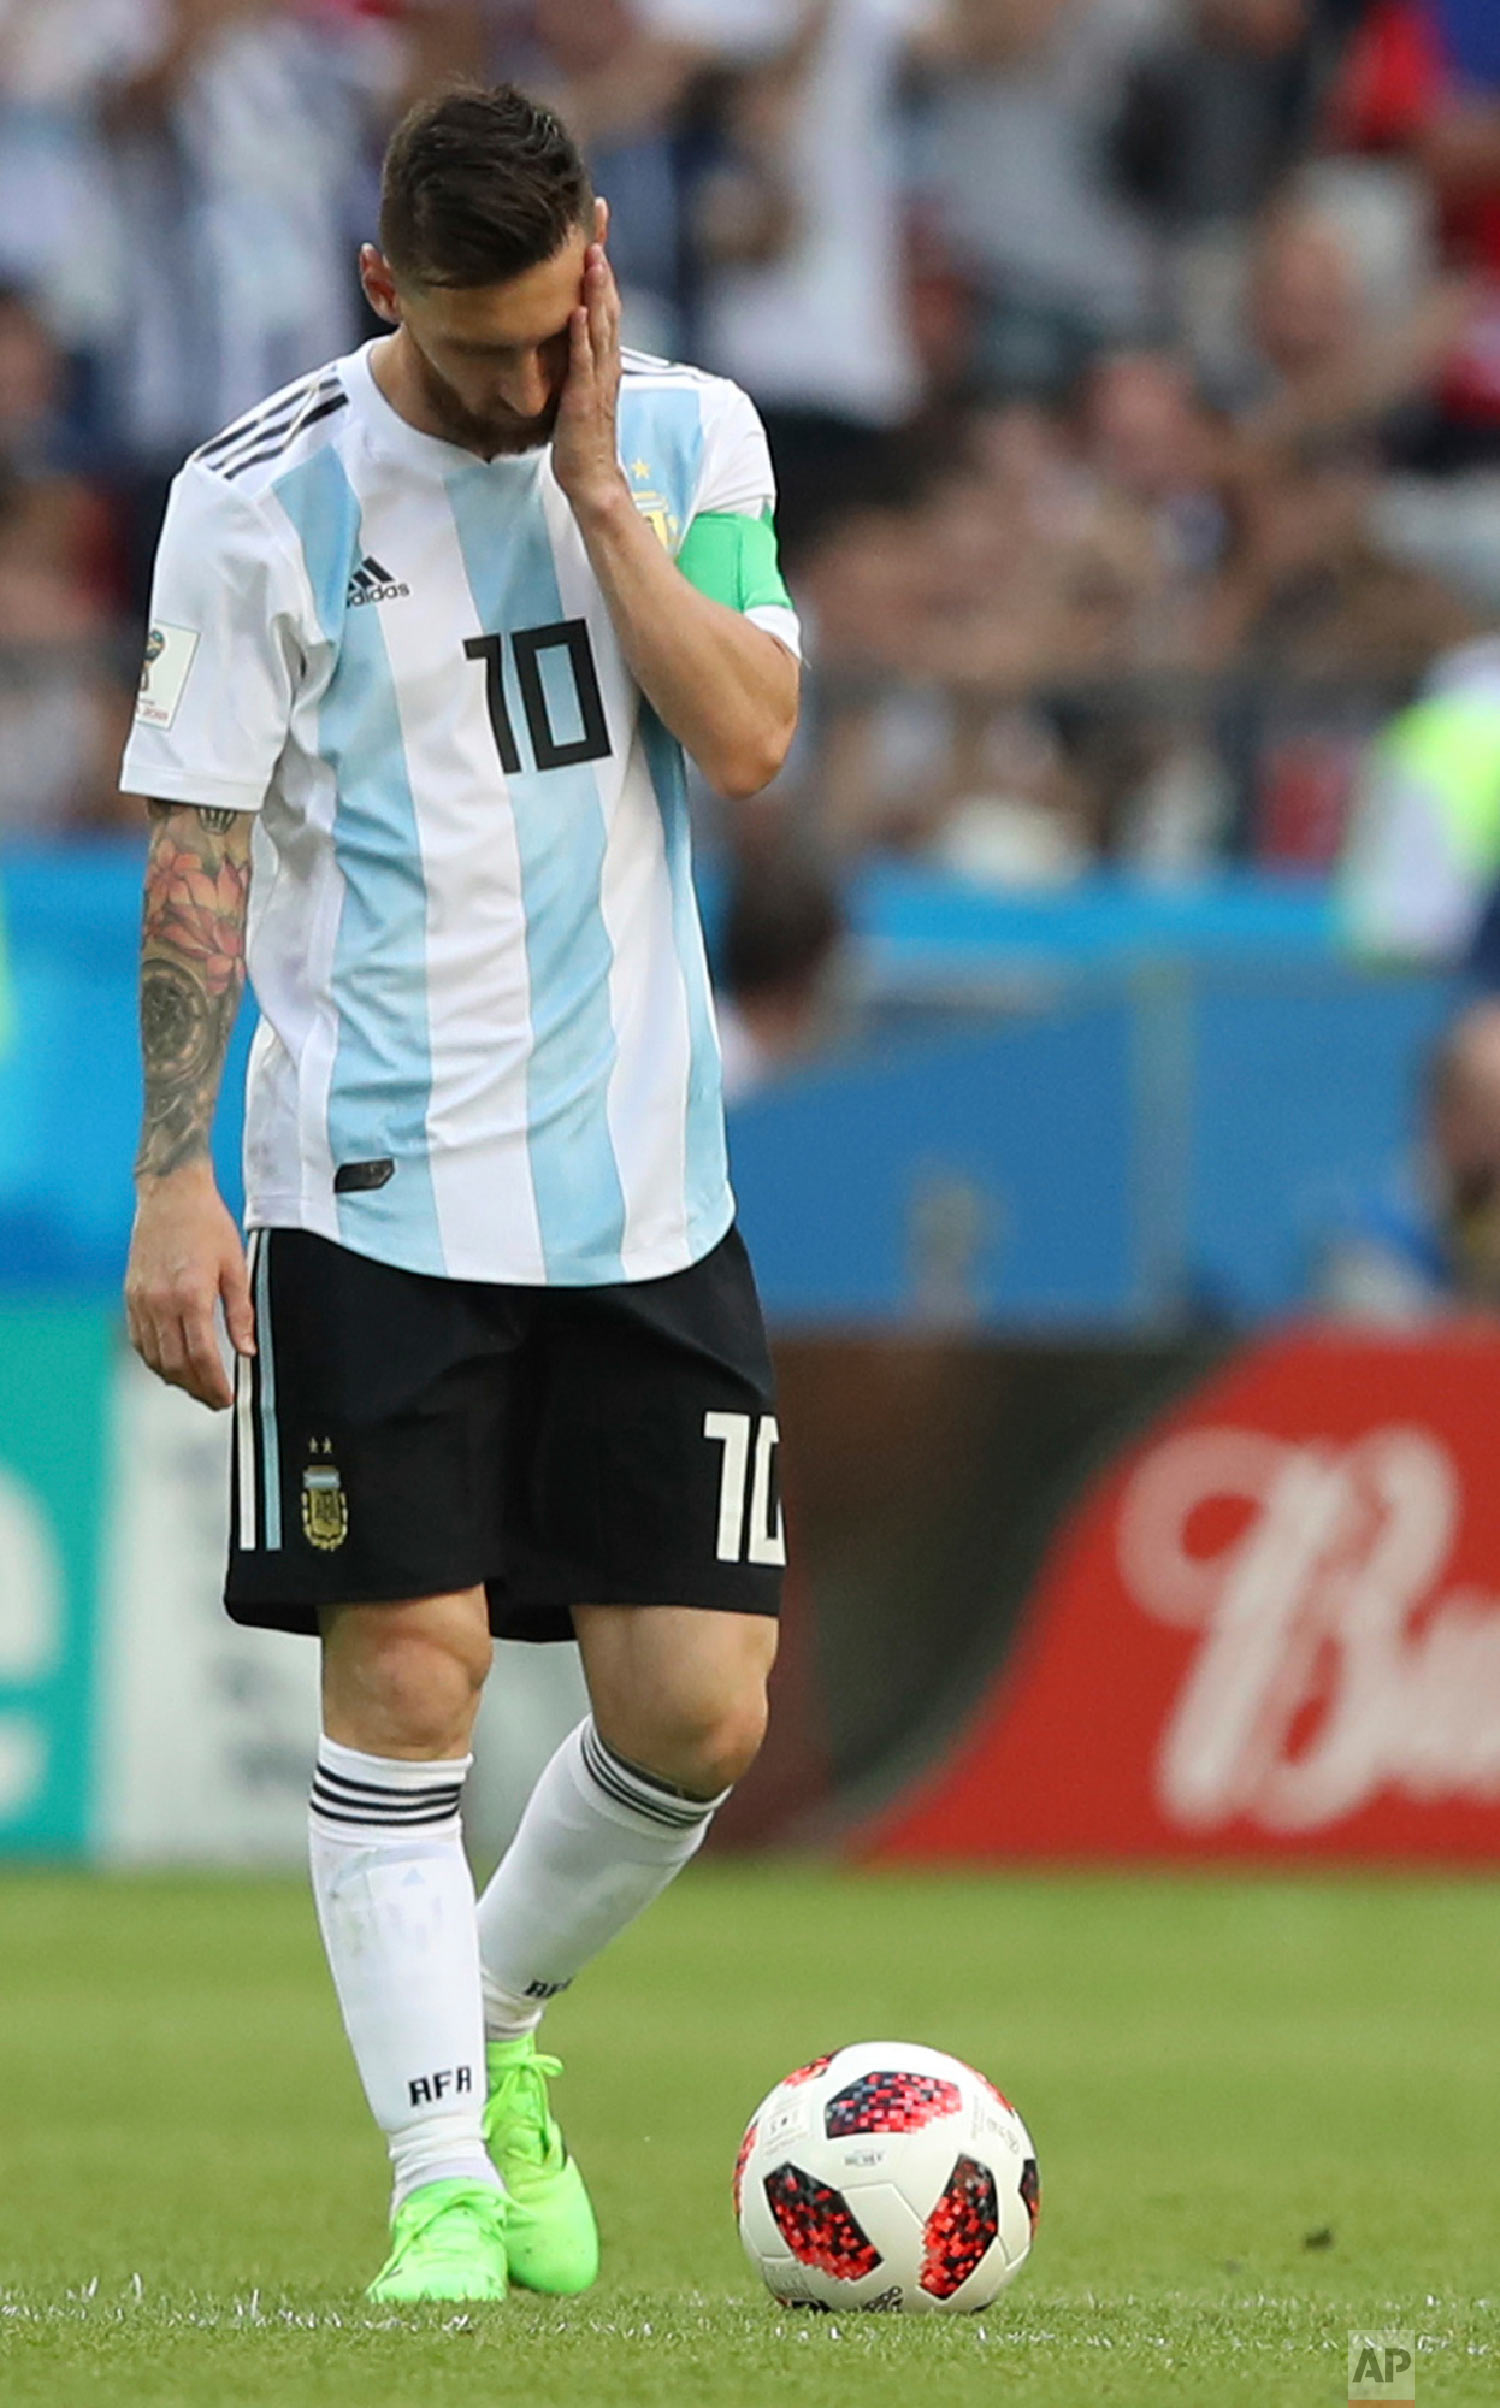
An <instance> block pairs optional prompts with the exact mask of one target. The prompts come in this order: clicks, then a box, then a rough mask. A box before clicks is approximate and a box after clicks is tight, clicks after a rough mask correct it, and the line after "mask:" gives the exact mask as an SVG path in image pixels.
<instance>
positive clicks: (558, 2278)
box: [124, 86, 799, 2300]
mask: <svg viewBox="0 0 1500 2408" xmlns="http://www.w3.org/2000/svg"><path fill="white" fill-rule="evenodd" d="M606 230H607V218H606V211H605V206H604V204H603V202H602V201H596V200H595V199H594V197H593V195H592V193H591V191H590V189H589V183H588V178H587V174H586V171H585V169H584V167H583V165H582V162H581V160H580V158H579V155H578V152H577V150H576V148H575V146H574V144H573V143H572V141H571V140H570V138H569V136H568V134H567V133H566V131H565V130H564V128H563V127H562V126H561V125H560V124H559V123H558V121H557V119H556V118H555V117H554V116H552V115H551V114H550V113H549V112H548V111H547V110H546V109H544V108H540V107H537V106H535V105H534V104H533V103H532V102H530V101H529V100H528V99H526V98H525V97H524V96H523V95H522V94H520V93H518V92H516V91H515V90H513V89H511V88H509V87H506V86H501V87H499V88H497V89H494V90H489V91H485V90H477V89H473V90H470V89H465V90H458V91H450V92H447V93H444V94H442V95H440V96H438V97H437V98H435V99H430V100H428V101H425V102H423V103H421V104H419V106H418V107H417V108H416V109H415V110H413V111H412V113H411V114H410V115H409V116H408V117H407V118H406V119H405V120H404V121H403V123H402V124H401V126H400V127H399V128H398V129H397V131H396V133H395V135H394V137H393V139H392V142H391V145H390V149H389V152H388V154H387V158H386V163H385V170H384V180H383V188H382V197H381V214H380V228H379V231H380V243H379V247H378V248H376V247H375V246H373V245H369V246H366V248H365V249H364V251H363V252H362V254H361V262H360V265H361V273H362V276H363V280H364V289H365V292H366V294H367V295H368V297H369V300H370V302H371V305H372V307H373V308H374V309H375V310H376V312H377V313H378V314H379V316H380V317H381V318H382V319H384V320H386V321H387V322H388V323H389V325H390V326H391V327H392V328H393V329H394V331H393V332H391V333H389V334H387V335H384V336H383V337H380V338H378V339H376V340H375V341H373V342H372V343H370V344H369V345H367V346H366V347H365V348H364V349H363V350H361V351H359V352H356V353H355V354H354V355H352V356H351V357H349V358H346V359H340V360H336V361H334V362H333V363H332V364H331V365H330V366H328V367H326V368H323V369H320V370H319V371H318V372H317V373H316V374H314V375H312V376H307V377H304V378H302V379H301V381H300V382H299V383H296V384H294V385H290V386H288V387H287V388H286V389H285V391H283V392H280V393H278V394H276V395H275V396H274V397H273V398H272V399H270V400H268V401H266V402H265V403H264V404H262V406H261V407H260V408H259V409H258V410H255V411H252V412H251V413H250V415H249V416H248V417H246V418H244V419H241V420H240V421H239V422H238V423H237V424H236V425H234V426H231V427H229V428H227V429H226V430H225V431H224V433H222V434H221V435H218V436H216V437H215V438H214V439H213V440H212V441H211V442H208V443H206V444H204V445H203V447H202V449H201V450H200V451H198V452H196V453H195V454H194V455H193V456H192V458H191V459H189V460H188V462H187V463H186V465H185V466H184V468H183V469H182V471H181V473H180V475H179V476H178V478H177V481H176V483H175V485H174V487H173V492H172V498H171V503H170V506H169V508H168V512H167V517H166V523H165V526H164V529H163V533H162V538H161V547H160V552H159V555H158V560H157V567H156V581H155V588H154V595H153V606H152V610H153V615H152V625H151V631H150V635H149V638H148V642H147V651H146V665H145V669H144V672H143V677H142V685H141V693H140V700H139V708H138V713H137V721H136V726H135V729H134V732H133V734H132V738H131V742H130V746H129V749H128V752H127V755H126V775H125V781H124V782H125V785H126V788H127V790H128V791H130V792H132V793H137V794H142V795H145V796H146V797H148V798H150V803H151V817H152V832H151V845H150V854H149V860H148V866H147V872H146V899H145V922H144V936H143V964H142V1025H143V1041H144V1050H145V1064H146V1112H145V1130H144V1136H143V1140H142V1145H141V1151H140V1157H139V1162H138V1165H137V1185H138V1199H139V1200H138V1209H137V1216H136V1224H135V1233H134V1238H133V1242H132V1248H131V1258H130V1266H129V1272H128V1276H127V1288H126V1296H127V1305H128V1310H129V1316H130V1327H131V1334H132V1337H133V1339H134V1342H135V1344H136V1346H137V1348H138V1349H139V1351H140V1353H141V1354H142V1356H143V1357H144V1359H145V1360H146V1362H147V1363H149V1364H150V1365H151V1367H152V1368H153V1370H155V1371H157V1372H158V1373H160V1375H161V1376H162V1377H163V1378H164V1379H166V1380H169V1381H171V1382H173V1383H175V1384H176V1385H177V1386H179V1387H182V1388H185V1389H186V1390H187V1391H188V1392H189V1393H190V1394H191V1395H193V1396H195V1397H197V1398H199V1399H200V1400H201V1401H202V1402H203V1403H204V1404H207V1405H210V1406H217V1407H228V1406H230V1405H231V1404H232V1406H233V1445H232V1448H231V1450H230V1451H231V1458H232V1477H231V1499H230V1509H231V1554H230V1564H229V1574H228V1585H227V1592H226V1601H227V1605H228V1610H229V1612H230V1614H231V1615H232V1616H233V1617H234V1618H235V1619H236V1620H238V1621H242V1622H249V1623H258V1624H265V1625H271V1626H275V1627H277V1628H281V1629H287V1630H295V1631H305V1632H317V1633H318V1634H320V1637H321V1643H322V1701H323V1735H322V1737H321V1740H320V1743H319V1748H318V1759H317V1768H316V1772H315V1774H314V1777H313V1787H312V1806H311V1815H310V1831H311V1843H310V1844H311V1859H312V1878H313V1887H314V1891H315V1894H316V1898H317V1906H318V1914H319V1920H320V1924H321V1929H322V1933H323V1938H324V1942H325V1945H326V1948H327V1953H328V1959H329V1964H330V1967H331V1969H332V1973H333V1979H334V1983H335V1986H336V1989H337V1992H338V1997H339V2002H340V2005H341V2008H342V2011H343V2017H344V2022H345V2026H346V2029H347V2031H348V2035H349V2039H350V2042H351V2045H352V2047H353V2051H354V2055H355V2058H356V2060H357V2063H358V2066H359V2071H360V2074H361V2076H362V2078H363V2081H364V2085H365V2089H366V2092H367V2094H368V2097H369V2101H370V2105H371V2108H372V2110H373V2112H374V2114H375V2117H376V2119H377V2120H378V2122H379V2124H380V2125H381V2127H382V2129H383V2130H384V2132H385V2134H386V2136H387V2140H388V2143H389V2148H390V2154H391V2159H392V2164H393V2168H394V2200H393V2207H392V2232H391V2246H390V2254H389V2257H388V2259H387V2261H386V2263H385V2265H384V2267H383V2268H382V2270H381V2271H380V2273H379V2274H378V2275H377V2277H376V2279H375V2281H374V2283H373V2285H372V2286H371V2296H372V2297H374V2298H377V2299H383V2300H416V2299H495V2298H499V2297H501V2296H503V2294H504V2292H505V2288H506V2283H507V2278H508V2277H509V2278H510V2279H513V2280H515V2281H517V2282H520V2283H524V2284H526V2285H528V2286H530V2287H532V2288H534V2289H537V2290H541V2291H553V2292H568V2291H577V2290H581V2289H583V2288H584V2287H585V2286H586V2285H587V2284H588V2283H589V2282H591V2281H592V2280H593V2277H594V2273H595V2267H596V2262H597V2242H596V2237H595V2228H594V2219H593V2214H592V2210H591V2208H590V2205H589V2200H588V2196H587V2193H586V2191H585V2189H584V2186H583V2182H582V2179H581V2176H580V2174H579V2172H578V2169H577V2166H576V2165H575V2163H574V2162H573V2160H572V2159H571V2158H570V2156H569V2155H568V2153H567V2151H566V2149H565V2147H564V2146H563V2143H562V2139H561V2135H560V2133H559V2131H558V2127H557V2124H556V2121H555V2119H554V2117H553V2115H552V2112H551V2108H550V2105H549V2099H548V2089H547V2084H548V2080H549V2078H550V2077H551V2076H553V2075H555V2074H556V2072H557V2071H558V2070H559V2068H558V2066H557V2061H556V2059H555V2058H550V2057H547V2056H543V2055H540V2054H539V2053H538V2051H537V2045H536V2037H535V2035H536V2029H537V2025H538V2023H539V2021H540V2019H541V2016H542V2012H543V2009H544V2007H545V2005H546V2002H547V2001H548V1999H550V1998H551V1997H552V1996H553V1995H554V1994H555V1993H556V1992H558V1991H559V1990H563V1989H565V1988H566V1987H567V1985H568V1983H569V1982H570V1981H571V1980H572V1979H573V1977H574V1975H575V1974H576V1973H577V1972H578V1971H579V1969H580V1968H581V1967H582V1966H583V1965H585V1964H586V1963H587V1962H588V1961H589V1959H590V1958H592V1957H593V1956H594V1955H595V1954H596V1953H597V1951H598V1950H599V1949H601V1948H602V1947H603V1946H604V1945H605V1943H606V1942H607V1941H608V1940H609V1939H611V1938H612V1937H613V1935H614V1934H615V1933H616V1932H617V1931H619V1930H620V1929H621V1928H622V1927H623V1926H624V1925H625V1924H626V1923H628V1922H629V1921H630V1920H631V1919H632V1917H633V1916H635V1915H636V1914H638V1913H639V1912H640V1911H641V1909H642V1908H643V1907H645V1906H646V1905H647V1904H648V1903H649V1902H650V1900H651V1899H653V1898H654V1897H655V1896H656V1895H657V1894H658V1892H659V1891H660V1890H662V1889H663V1888H664V1887H665V1885H666V1884H667V1882H669V1881H670V1880H671V1878H672V1876H673V1875H674V1873H676V1872H677V1871H678V1870H679V1869H680V1868H681V1867H682V1866H683V1865H684V1864H685V1863H686V1862H687V1861H688V1859H689V1858H690V1857H691V1856H692V1855H693V1853H694V1851H695V1850H696V1849H697V1848H698V1847H699V1845H700V1844H701V1842H702V1840H703V1837H704V1834H705V1832H706V1831H707V1828H708V1825H709V1822H710V1820H711V1818H712V1816H713V1813H714V1809H715V1807H716V1806H717V1805H718V1804H719V1803H720V1802H721V1800H722V1799H723V1797H724V1795H725V1793H726V1792H727V1790H728V1789H729V1787H730V1785H731V1784H732V1783H733V1782H734V1781H735V1780H736V1779H737V1778H738V1777H739V1775H740V1774H741V1773H742V1772H743V1771H744V1770H745V1768H746V1766H747V1765H748V1764H749V1763H750V1762H751V1760H752V1758H753V1757H754V1755H755V1753H756V1750H757V1747H758V1745H759V1743H760V1739H761V1735H762V1731H763V1729H764V1722H765V1713H766V1703H765V1684H766V1676H767V1673H768V1671H769V1668H770V1664H771V1658H772V1654H773V1652H774V1644H775V1627H776V1624H775V1615H776V1609H777V1604H778V1585H779V1580H780V1566H781V1564H782V1561H783V1558H784V1548H783V1540H782V1531H781V1518H780V1509H779V1506H778V1504H777V1491H776V1476H775V1449H776V1441H777V1429H776V1422H775V1418H774V1412H773V1402H774V1400H773V1395H772V1388H771V1371H770V1364H769V1360H768V1356H767V1350H766V1344H765V1338H764V1333H763V1330H762V1326H761V1320H760V1313H759V1307H758V1305H757V1301H756V1297H755V1291H754V1287H753V1284H752V1280H751V1276H750V1271H749V1267H748V1264H747V1261H746V1257H745V1253H744V1249H743V1246H742V1244H741V1241H740V1239H739V1237H738V1235H737V1233H736V1231H735V1228H734V1224H733V1202H732V1198H731V1195H730V1190H729V1185H728V1181H727V1176H726V1166H725V1153H724V1134H723V1124H722V1114H721V1109H720V1102H719V1062H718V1052H717V1047H716V1043H715V1036H714V1025H713V1017H712V1009H711V1004H710V997H709V988H708V981H707V976H706V972H705V965H704V955H703V947H702V940H701V936H700V931H699V926H698V919H697V913H696V908H695V904H694V899H693V891H692V886H691V881H690V870H689V860H688V829H687V815H686V803H685V797H684V759H683V756H684V753H685V752H686V753H688V754H690V755H691V756H692V758H693V759H694V760H695V761H696V762H697V764H698V766H699V768H700V769H701V770H702V771H703V773H704V775H705V776H706V777H707V778H708V779H709V780H710V781H711V782H712V783H713V784H714V785H715V786H717V787H718V788H719V789H720V790H721V791H722V792H723V793H725V794H726V795H729V796H731V797H737V796H747V795H750V794H752V793H754V792H755V791H756V790H757V789H758V788H760V787H761V786H763V785H764V784H765V783H766V781H767V780H768V779H769V778H770V777H771V776H773V775H774V773H775V771H776V770H777V768H778V767H779V765H780V763H781V761H782V759H783V757H784V755H785V752H786V749H787V746H788V743H789V742H790V739H791V735H792V730H793V726H794V723H795V719H796V710H797V689H798V675H799V671H798V631H797V621H796V618H795V616H794V614H793V612H792V609H791V606H790V603H789V601H788V598H787V595H786V592H785V589H784V587H783V585H782V583H781V579H780V574H779V571H778V568H777V562H776V549H775V542H774V537H773V533H772V525H771V506H772V484H771V472H770V466H769V461H768V457H767V452H766V446H765V440H764V437H763V435H762V432H761V429H760V426H759V423H758V421H757V419H756V417H755V413H754V411H753V410H752V408H751V406H750V404H749V403H748V401H747V400H746V399H745V397H744V396H743V395H742V394H741V393H740V392H739V391H738V390H737V389H736V388H735V387H734V386H732V385H730V384H727V383H724V382H723V381H721V380H719V379H717V378H714V377H709V376H705V375H701V374H699V373H698V372H697V371H696V370H694V369H691V368H684V367H675V366H670V365H668V364H667V363H666V362H664V361H661V360H657V359H649V358H645V357H641V356H639V355H636V354H633V353H631V352H628V351H626V352H623V353H622V351H621V348H620V334H619V307H618V298H617V294H616V290H615V286H614V283H613V280H612V277H611V274H610V269H609V265H608V262H607V260H606V257H605V250H604V242H605V235H606ZM245 240H246V241H247V242H253V240H254V234H253V229H249V228H247V229H246V232H245ZM247 961H248V969H249V975H250V978H251V980H252V983H253V985H254V989H255V993H256V997H257V1000H258V1002H259V1005H260V1011H261V1021H260V1027H259V1031H258V1034H257V1036H256V1040H255V1045H254V1049H253V1053H252V1057H251V1066H250V1074H249V1094H248V1102H247V1120H246V1141H245V1153H246V1183H247V1191H248V1196H247V1212H246V1220H247V1225H248V1228H249V1231H250V1239H249V1249H248V1257H247V1254H246V1250H245V1248H244V1247H243V1246H242V1243H241V1240H240V1236H239V1232H238V1231H237V1229H236V1228H235V1226H234V1224H233V1222H232V1220H231V1218H230V1216H229V1214H228V1212H227V1210H226V1208H225V1206H224V1204H223V1202H222V1201H221V1199H220V1197H219V1195H218V1193H217V1190H216V1188H215V1185H214V1180H213V1174H212V1170H211V1167H210V1157H209V1128H210V1119H211V1115H212V1110H213V1105H214V1100H215V1096H216V1093H217V1088H218V1083H219V1079H220V1075H221V1071H222V1065H223V1060H224V1052H225V1045H226V1041H227V1038H228V1035H229V1030H230V1025H231V1022H232V1020H233V1018H234V1013H235V1007H236V1003H237V1000H238V997H239V994H240V989H241V983H242V978H243V976H244V973H245V967H246V963H247ZM220 1308H222V1312H223V1316H224V1322H225V1326H226V1328H227V1332H228V1336H229V1340H230V1343H231V1346H232V1348H233V1353H234V1358H235V1359H234V1381H233V1387H232V1390H231V1385H230V1382H229V1380H228V1379H227V1378H226V1375H225V1371H224V1367H223V1361H222V1358H221V1355H220V1352H219V1346H218V1334H217V1313H218V1311H219V1309H220ZM575 1632H576V1635H577V1638H578V1641H579V1644H580V1647H581V1651H582V1657H583V1663H584V1668H585V1672H586V1675H587V1681H588V1689H589V1697H590V1702H591V1712H590V1714H589V1716H588V1718H587V1719H586V1720H585V1721H584V1722H583V1723H582V1724H581V1725H580V1726H579V1728H578V1729H577V1730H575V1731H574V1732H573V1733H572V1734H571V1736H570V1737H569V1738H568V1739H566V1740H565V1741H564V1742H563V1744H562V1746H561V1747H560V1748H559V1749H558V1751H557V1753H556V1755H555V1756H554V1757H553V1758H552V1760H551V1762H550V1763H549V1764H548V1765H547V1766H546V1768H545V1769H544V1771H543V1773H542V1775H541V1777H540V1779H539V1781H538V1783H537V1785H536V1789H535V1791H534V1793H533V1795H532V1797H531V1800H530V1803H529V1805H528V1807H527V1809H526V1812H525V1815H524V1817H523V1819H522V1822H521V1824H520V1827H519V1829H518V1831H517V1833H516V1836H515V1839H514V1841H513V1842H512V1844H511V1847H510V1848H509V1850H508V1851H507V1853H506V1855H505V1857H504V1859H503V1861H502V1862H501V1864H500V1867H499V1869H498V1871H497V1872H496V1874H495V1876H494V1878H493V1880H492V1881H491V1882H490V1884H489V1886H488V1888H487V1889H486V1890H485V1892H484V1894H483V1896H482V1897H481V1898H480V1899H479V1900H478V1902H477V1906H476V1901H475V1896H474V1889H473V1884H472V1881H471V1878H470V1874H469V1871H468V1867H467V1863H466V1861H465V1857H464V1852H463V1844H462V1839H461V1835H460V1828H459V1807H460V1800H461V1798H462V1794H463V1783H464V1775H465V1773H466V1771H467V1769H468V1765H469V1742H470V1733H471V1730H472V1726H473V1721H474V1714H475V1708H476V1704H477V1701H478V1698H479V1694H480V1691H481V1688H482V1685H483V1682H484V1679H485V1675H486V1672H487V1670H488V1666H489V1660H490V1640H491V1634H492V1633H500V1634H504V1635H507V1636H517V1637H524V1638H528V1639H536V1640H547V1639H558V1638H564V1637H569V1636H571V1635H573V1634H574V1633H575Z"/></svg>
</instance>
